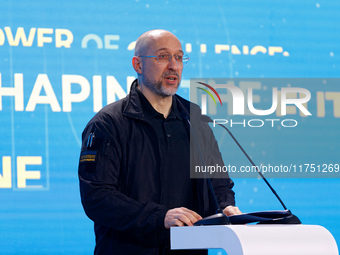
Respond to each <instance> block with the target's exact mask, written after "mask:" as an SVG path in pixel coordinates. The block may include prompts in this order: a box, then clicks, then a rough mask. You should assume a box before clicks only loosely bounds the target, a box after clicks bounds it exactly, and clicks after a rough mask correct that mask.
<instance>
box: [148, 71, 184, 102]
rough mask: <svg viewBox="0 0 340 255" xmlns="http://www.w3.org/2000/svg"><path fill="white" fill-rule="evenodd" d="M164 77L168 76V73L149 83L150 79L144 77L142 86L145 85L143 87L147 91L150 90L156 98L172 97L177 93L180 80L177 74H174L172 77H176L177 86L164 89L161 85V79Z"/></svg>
mask: <svg viewBox="0 0 340 255" xmlns="http://www.w3.org/2000/svg"><path fill="white" fill-rule="evenodd" d="M166 75H169V73H167V74H163V76H162V78H160V79H159V80H158V81H151V80H150V79H148V78H147V77H146V76H145V75H144V76H143V77H142V80H143V84H144V85H145V87H147V88H148V89H149V90H151V91H152V92H153V93H155V94H156V95H158V96H161V97H169V96H173V95H175V94H176V92H177V89H178V87H179V83H180V80H179V77H178V74H177V73H176V74H172V75H176V76H177V79H178V84H177V85H173V86H170V87H165V86H164V85H163V77H164V76H166Z"/></svg>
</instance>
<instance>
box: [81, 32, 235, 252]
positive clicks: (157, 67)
mask: <svg viewBox="0 0 340 255" xmlns="http://www.w3.org/2000/svg"><path fill="white" fill-rule="evenodd" d="M187 60H188V59H187V58H186V56H184V53H183V51H182V47H181V44H180V42H179V40H178V39H177V37H176V36H175V35H173V34H172V33H170V32H168V31H165V30H152V31H148V32H146V33H144V34H143V35H141V36H140V37H139V38H138V40H137V42H136V47H135V56H134V57H133V59H132V65H133V68H134V69H135V71H136V72H137V75H138V79H137V80H135V81H134V82H133V84H132V86H131V91H130V94H129V95H128V96H127V97H126V98H124V99H122V100H120V101H118V102H115V103H113V104H110V105H108V106H106V107H104V108H103V109H102V110H101V111H100V112H99V113H98V114H97V115H96V116H95V117H94V118H93V119H92V120H91V121H90V122H89V123H88V125H87V126H86V128H85V130H84V132H83V145H82V149H81V156H80V163H79V180H80V193H81V199H82V204H83V206H84V210H85V212H86V214H87V215H88V217H89V218H90V219H92V220H93V221H94V224H95V234H96V248H95V254H168V253H169V249H170V247H169V246H170V243H169V239H170V238H169V229H170V227H173V226H184V225H187V226H192V225H193V223H195V222H196V221H198V220H200V219H201V218H202V216H203V217H205V216H208V215H210V214H212V213H214V210H215V209H216V208H215V207H214V204H213V203H212V202H210V203H209V194H208V193H209V192H208V191H207V189H206V183H205V180H202V179H190V171H189V169H190V143H189V132H188V127H187V126H186V125H187V123H186V122H185V119H184V117H183V116H184V115H185V116H189V115H188V112H189V108H190V111H194V112H196V111H197V114H198V115H200V112H199V111H200V110H199V108H198V106H194V105H193V104H190V102H188V101H186V100H184V99H183V98H180V97H179V96H177V95H175V93H176V91H177V89H178V87H179V84H180V80H181V75H182V70H183V62H186V61H187ZM195 125H197V127H198V128H197V133H198V135H200V136H202V137H204V138H206V140H207V141H209V142H208V143H207V144H208V145H204V146H205V147H206V148H204V157H205V159H206V160H207V161H208V163H209V162H216V161H218V163H219V164H223V162H222V159H221V156H220V153H219V151H218V148H217V144H216V141H215V139H214V137H213V135H212V132H211V130H210V128H209V126H208V125H207V124H206V123H197V124H195ZM213 185H214V189H215V192H216V195H217V198H218V200H219V203H220V205H222V206H223V208H224V207H225V209H224V210H223V212H224V213H225V214H227V215H233V214H238V213H240V211H239V210H238V208H237V207H235V206H234V205H235V201H234V193H233V191H232V190H231V188H232V187H233V182H232V181H231V180H230V179H229V178H226V179H220V180H218V179H214V180H213ZM204 187H205V188H204ZM203 191H205V192H206V193H203ZM172 253H173V252H172V251H171V252H170V254H172ZM173 254H176V253H173ZM183 254H186V253H183Z"/></svg>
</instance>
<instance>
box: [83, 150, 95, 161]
mask: <svg viewBox="0 0 340 255" xmlns="http://www.w3.org/2000/svg"><path fill="white" fill-rule="evenodd" d="M97 152H98V151H82V152H81V154H80V160H79V163H95V162H96V161H97Z"/></svg>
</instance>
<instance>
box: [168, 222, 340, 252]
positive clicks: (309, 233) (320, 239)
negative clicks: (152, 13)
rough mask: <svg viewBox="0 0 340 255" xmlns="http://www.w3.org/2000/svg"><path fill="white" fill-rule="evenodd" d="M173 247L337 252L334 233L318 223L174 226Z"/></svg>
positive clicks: (236, 250)
mask: <svg viewBox="0 0 340 255" xmlns="http://www.w3.org/2000/svg"><path fill="white" fill-rule="evenodd" d="M170 232H171V249H172V250H178V249H215V248H222V249H224V250H225V251H226V252H227V254H228V255H281V254H282V255H293V254H294V255H307V254H308V255H338V254H339V251H338V247H337V244H336V242H335V240H334V238H333V236H332V234H331V233H330V232H329V231H328V230H327V229H325V228H324V227H321V226H316V225H223V226H193V227H172V228H171V230H170Z"/></svg>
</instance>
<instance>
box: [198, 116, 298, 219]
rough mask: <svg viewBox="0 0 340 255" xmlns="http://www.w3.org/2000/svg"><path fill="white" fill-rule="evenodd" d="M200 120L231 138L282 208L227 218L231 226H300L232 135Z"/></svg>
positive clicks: (202, 118)
mask: <svg viewBox="0 0 340 255" xmlns="http://www.w3.org/2000/svg"><path fill="white" fill-rule="evenodd" d="M201 120H202V121H204V122H207V123H209V122H212V123H216V124H217V125H219V126H221V127H222V128H224V129H225V130H226V131H227V132H228V133H229V135H230V136H231V138H232V139H233V140H234V142H235V143H236V144H237V146H238V147H239V148H240V149H241V151H242V152H243V154H244V155H245V156H246V157H247V159H248V160H249V162H250V163H251V164H252V165H253V166H254V167H255V169H256V171H257V173H258V174H259V175H260V176H261V178H262V180H263V181H264V182H265V183H266V184H267V186H268V187H269V188H270V190H271V191H272V193H273V194H274V195H275V196H276V198H277V199H278V200H279V202H280V203H281V205H282V207H283V208H284V211H269V212H254V213H248V214H241V215H234V216H229V220H230V222H231V223H232V224H245V223H251V222H258V224H301V221H300V220H299V218H298V217H297V216H295V215H294V214H292V212H291V211H290V210H288V209H287V207H286V206H285V204H284V203H283V201H282V200H281V198H280V197H279V195H278V194H277V193H276V191H275V190H274V188H273V187H272V186H271V185H270V183H269V182H268V181H267V179H266V178H265V177H264V175H263V174H262V173H261V172H260V170H259V168H258V167H257V166H256V165H255V163H254V162H253V161H252V160H251V158H250V157H249V156H248V154H247V153H246V151H245V150H244V149H243V147H242V146H241V144H240V143H239V142H238V141H237V140H236V138H235V137H234V136H233V134H232V133H231V132H230V131H229V129H228V128H227V127H225V126H224V125H222V124H220V123H218V122H214V121H213V120H212V119H211V118H210V117H209V116H207V115H202V116H201Z"/></svg>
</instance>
